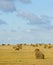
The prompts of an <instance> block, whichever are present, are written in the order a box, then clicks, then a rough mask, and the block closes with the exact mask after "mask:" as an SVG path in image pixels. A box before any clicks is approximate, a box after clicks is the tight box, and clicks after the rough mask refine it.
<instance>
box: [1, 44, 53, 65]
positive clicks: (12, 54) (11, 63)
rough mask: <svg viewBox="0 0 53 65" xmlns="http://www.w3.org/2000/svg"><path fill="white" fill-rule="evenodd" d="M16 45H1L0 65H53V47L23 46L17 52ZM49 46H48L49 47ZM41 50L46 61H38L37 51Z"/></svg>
mask: <svg viewBox="0 0 53 65" xmlns="http://www.w3.org/2000/svg"><path fill="white" fill-rule="evenodd" d="M15 46H16V45H0V65H53V45H51V48H48V47H46V48H44V44H43V45H38V46H33V45H29V44H28V45H22V49H20V50H15V49H14V48H13V47H15ZM47 46H48V45H47ZM37 48H38V49H40V51H41V52H42V53H43V54H44V57H45V59H36V56H35V51H34V50H35V49H37Z"/></svg>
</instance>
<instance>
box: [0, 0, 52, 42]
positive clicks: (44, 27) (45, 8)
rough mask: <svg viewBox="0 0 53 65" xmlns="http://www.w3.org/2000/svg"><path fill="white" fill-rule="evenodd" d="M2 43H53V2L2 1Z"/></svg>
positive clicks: (0, 5) (0, 22) (39, 0)
mask: <svg viewBox="0 0 53 65" xmlns="http://www.w3.org/2000/svg"><path fill="white" fill-rule="evenodd" d="M0 43H53V0H0Z"/></svg>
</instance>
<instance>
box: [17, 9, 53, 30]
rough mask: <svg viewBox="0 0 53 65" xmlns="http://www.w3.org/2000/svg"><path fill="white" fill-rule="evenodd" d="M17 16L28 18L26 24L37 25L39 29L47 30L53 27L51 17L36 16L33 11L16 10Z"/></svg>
mask: <svg viewBox="0 0 53 65" xmlns="http://www.w3.org/2000/svg"><path fill="white" fill-rule="evenodd" d="M18 16H19V17H22V18H23V19H26V20H28V21H29V22H28V23H27V24H28V25H33V26H38V27H39V28H41V29H47V30H50V29H53V26H52V25H51V20H52V17H49V16H47V15H42V16H38V15H35V14H33V13H26V12H24V11H22V10H18Z"/></svg>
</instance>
